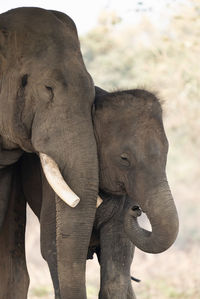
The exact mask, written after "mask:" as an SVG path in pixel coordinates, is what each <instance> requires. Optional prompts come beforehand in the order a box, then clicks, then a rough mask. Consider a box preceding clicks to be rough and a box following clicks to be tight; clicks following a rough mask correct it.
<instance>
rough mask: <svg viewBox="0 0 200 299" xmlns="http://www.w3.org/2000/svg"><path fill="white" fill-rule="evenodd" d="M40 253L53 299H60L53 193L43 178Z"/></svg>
mask: <svg viewBox="0 0 200 299" xmlns="http://www.w3.org/2000/svg"><path fill="white" fill-rule="evenodd" d="M40 233H41V237H40V239H41V253H42V256H43V258H44V259H45V260H46V262H47V263H48V266H49V271H50V273H51V278H52V281H53V286H54V292H55V298H56V299H60V298H61V295H60V288H59V279H58V268H57V256H56V255H57V251H56V204H55V193H54V192H53V190H52V189H51V188H50V187H49V186H48V183H47V181H46V180H45V179H44V177H43V201H42V208H41V213H40Z"/></svg>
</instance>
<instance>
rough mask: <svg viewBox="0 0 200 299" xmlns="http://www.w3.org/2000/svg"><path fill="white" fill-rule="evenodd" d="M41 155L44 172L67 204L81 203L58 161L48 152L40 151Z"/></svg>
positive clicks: (73, 205)
mask: <svg viewBox="0 0 200 299" xmlns="http://www.w3.org/2000/svg"><path fill="white" fill-rule="evenodd" d="M39 155H40V161H41V164H42V168H43V171H44V174H45V176H46V179H47V181H48V182H49V184H50V186H51V187H52V189H53V190H54V191H55V192H56V194H57V195H58V196H59V197H60V198H61V199H62V200H63V201H64V202H65V203H66V204H68V205H69V206H70V207H72V208H74V207H75V206H76V205H77V204H78V203H79V201H80V198H79V197H78V196H77V195H76V194H75V193H74V192H73V191H72V190H71V189H70V187H69V186H68V185H67V183H66V182H65V180H64V179H63V176H62V174H61V173H60V170H59V168H58V165H57V164H56V162H55V161H54V160H53V159H52V158H50V157H49V156H48V155H46V154H43V153H39Z"/></svg>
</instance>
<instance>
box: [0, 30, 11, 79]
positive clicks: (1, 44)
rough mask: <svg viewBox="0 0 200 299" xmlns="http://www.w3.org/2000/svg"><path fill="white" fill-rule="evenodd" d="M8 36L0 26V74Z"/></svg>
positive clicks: (6, 31) (4, 60) (4, 58)
mask: <svg viewBox="0 0 200 299" xmlns="http://www.w3.org/2000/svg"><path fill="white" fill-rule="evenodd" d="M8 35H9V33H8V30H7V29H6V28H5V27H3V26H1V24H0V73H1V72H2V71H3V69H4V66H5V63H6V48H7V43H8ZM0 80H1V78H0Z"/></svg>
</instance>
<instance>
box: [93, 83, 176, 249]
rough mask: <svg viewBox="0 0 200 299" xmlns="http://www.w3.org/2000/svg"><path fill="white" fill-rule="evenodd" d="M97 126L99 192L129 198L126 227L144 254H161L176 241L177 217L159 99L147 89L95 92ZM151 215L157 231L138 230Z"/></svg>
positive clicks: (150, 218) (151, 220)
mask: <svg viewBox="0 0 200 299" xmlns="http://www.w3.org/2000/svg"><path fill="white" fill-rule="evenodd" d="M93 121H94V128H95V134H96V139H97V144H98V153H99V167H100V189H101V190H103V191H105V192H107V193H111V194H116V195H122V194H126V195H127V196H128V197H130V198H131V199H132V200H133V207H132V208H131V209H129V210H128V212H127V214H126V215H125V218H124V228H125V231H126V233H127V234H128V236H129V238H130V239H131V241H132V242H133V243H134V244H135V245H136V246H137V247H138V248H140V249H141V250H143V251H146V252H150V253H159V252H162V251H164V250H166V249H167V248H168V247H170V246H171V245H172V243H173V242H174V241H175V239H176V236H177V232H178V216H177V211H176V207H175V205H174V201H173V198H172V195H171V191H170V188H169V185H168V182H167V178H166V172H165V167H166V160H167V152H168V141H167V138H166V135H165V131H164V128H163V122H162V108H161V104H160V102H159V100H158V99H157V97H156V96H155V95H154V94H152V93H150V92H148V91H146V90H142V89H133V90H125V91H118V92H113V93H108V92H106V91H104V90H102V89H100V88H98V87H97V88H96V99H95V108H94V111H93ZM135 201H136V202H137V204H138V206H139V207H140V208H141V209H142V211H143V212H145V213H146V215H147V217H148V218H149V220H150V223H151V226H152V232H150V231H147V230H144V229H143V228H141V227H140V226H139V225H138V222H137V217H138V216H139V215H140V214H141V211H140V209H139V207H138V206H135V204H134V202H135Z"/></svg>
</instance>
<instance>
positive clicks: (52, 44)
mask: <svg viewBox="0 0 200 299" xmlns="http://www.w3.org/2000/svg"><path fill="white" fill-rule="evenodd" d="M68 19H69V20H68ZM65 21H66V22H65V23H64V22H62V21H60V20H59V19H58V18H57V17H56V16H55V14H54V13H52V12H50V11H47V10H44V9H39V8H20V9H15V10H11V11H9V12H8V13H5V14H2V15H1V16H0V26H1V27H2V28H4V29H5V30H6V32H7V39H8V41H9V48H10V49H11V48H12V50H10V51H13V50H14V51H15V55H14V56H18V55H20V57H22V55H24V56H29V55H30V56H31V57H35V56H36V57H39V56H42V54H43V55H44V54H45V55H48V54H52V53H53V54H54V55H55V54H57V56H60V55H62V54H65V55H68V54H67V53H68V52H69V49H70V50H73V49H77V47H78V48H79V42H78V38H77V34H76V27H75V25H74V26H73V21H72V20H71V19H70V18H68V16H66V20H65ZM67 21H69V22H67ZM68 23H69V24H68ZM13 48H14V49H13ZM66 50H67V51H66ZM62 52H64V53H62Z"/></svg>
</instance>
